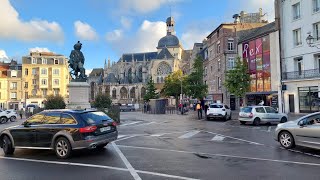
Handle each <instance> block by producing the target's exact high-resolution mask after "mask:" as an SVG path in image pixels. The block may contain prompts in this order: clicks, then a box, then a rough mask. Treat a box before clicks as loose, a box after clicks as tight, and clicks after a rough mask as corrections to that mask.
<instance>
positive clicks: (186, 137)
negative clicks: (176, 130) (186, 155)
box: [178, 130, 200, 139]
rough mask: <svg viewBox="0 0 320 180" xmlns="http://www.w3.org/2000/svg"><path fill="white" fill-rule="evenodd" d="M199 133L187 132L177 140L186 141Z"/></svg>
mask: <svg viewBox="0 0 320 180" xmlns="http://www.w3.org/2000/svg"><path fill="white" fill-rule="evenodd" d="M199 132H200V131H196V130H194V131H190V132H188V133H186V134H184V135H182V136H179V137H178V138H179V139H188V138H191V137H192V136H194V135H196V134H198V133H199Z"/></svg>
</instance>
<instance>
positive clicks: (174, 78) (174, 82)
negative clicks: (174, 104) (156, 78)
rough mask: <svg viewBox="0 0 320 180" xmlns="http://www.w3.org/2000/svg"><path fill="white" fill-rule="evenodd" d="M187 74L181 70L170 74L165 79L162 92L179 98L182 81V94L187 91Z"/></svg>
mask: <svg viewBox="0 0 320 180" xmlns="http://www.w3.org/2000/svg"><path fill="white" fill-rule="evenodd" d="M186 79H187V78H186V76H184V75H183V72H182V71H181V70H178V71H175V72H173V73H171V74H170V75H168V76H167V77H166V78H165V80H164V86H163V89H162V91H161V92H162V94H164V95H165V96H174V97H175V98H176V100H178V97H179V95H180V94H181V83H182V94H185V93H186V90H187V89H186V84H187V81H186Z"/></svg>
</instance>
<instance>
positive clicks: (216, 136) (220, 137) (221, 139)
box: [211, 135, 224, 141]
mask: <svg viewBox="0 0 320 180" xmlns="http://www.w3.org/2000/svg"><path fill="white" fill-rule="evenodd" d="M223 139H224V137H223V136H219V135H215V136H214V137H213V138H212V139H211V141H223Z"/></svg>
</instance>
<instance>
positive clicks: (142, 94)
mask: <svg viewBox="0 0 320 180" xmlns="http://www.w3.org/2000/svg"><path fill="white" fill-rule="evenodd" d="M145 95H146V88H144V87H142V88H141V98H144V96H145Z"/></svg>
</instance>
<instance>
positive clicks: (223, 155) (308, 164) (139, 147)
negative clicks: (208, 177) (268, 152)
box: [118, 145, 320, 167]
mask: <svg viewBox="0 0 320 180" xmlns="http://www.w3.org/2000/svg"><path fill="white" fill-rule="evenodd" d="M118 146H119V147H123V148H132V149H144V150H154V151H167V152H176V153H185V154H203V155H208V156H216V157H227V158H237V159H247V160H257V161H267V162H277V163H287V164H298V165H307V166H319V167H320V164H319V163H308V162H301V161H287V160H280V159H266V158H255V157H247V156H237V155H228V154H211V153H199V152H192V151H179V150H171V149H159V148H150V147H141V146H126V145H118Z"/></svg>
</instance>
